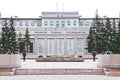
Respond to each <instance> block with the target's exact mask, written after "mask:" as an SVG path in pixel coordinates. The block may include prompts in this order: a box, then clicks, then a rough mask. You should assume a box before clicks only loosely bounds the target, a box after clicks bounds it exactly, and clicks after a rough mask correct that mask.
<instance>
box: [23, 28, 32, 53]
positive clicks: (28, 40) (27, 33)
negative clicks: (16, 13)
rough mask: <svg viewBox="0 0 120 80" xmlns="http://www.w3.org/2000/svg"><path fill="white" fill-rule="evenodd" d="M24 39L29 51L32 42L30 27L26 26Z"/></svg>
mask: <svg viewBox="0 0 120 80" xmlns="http://www.w3.org/2000/svg"><path fill="white" fill-rule="evenodd" d="M24 41H25V46H26V48H27V52H28V46H29V45H30V43H31V42H30V35H29V30H28V28H26V32H25V39H24Z"/></svg>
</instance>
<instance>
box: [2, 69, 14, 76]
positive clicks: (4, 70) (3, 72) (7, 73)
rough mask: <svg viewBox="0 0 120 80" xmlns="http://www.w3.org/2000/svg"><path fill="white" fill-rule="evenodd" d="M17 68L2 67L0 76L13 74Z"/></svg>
mask: <svg viewBox="0 0 120 80" xmlns="http://www.w3.org/2000/svg"><path fill="white" fill-rule="evenodd" d="M14 73H15V69H0V76H13V75H14Z"/></svg>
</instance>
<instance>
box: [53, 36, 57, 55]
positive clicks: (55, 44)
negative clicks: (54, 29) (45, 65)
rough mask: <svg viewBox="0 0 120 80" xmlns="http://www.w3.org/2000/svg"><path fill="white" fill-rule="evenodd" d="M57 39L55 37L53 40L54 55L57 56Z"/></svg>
mask: <svg viewBox="0 0 120 80" xmlns="http://www.w3.org/2000/svg"><path fill="white" fill-rule="evenodd" d="M57 50H58V49H57V37H56V36H55V38H54V55H58V53H57Z"/></svg>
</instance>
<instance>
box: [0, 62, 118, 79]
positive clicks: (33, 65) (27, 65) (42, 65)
mask: <svg viewBox="0 0 120 80" xmlns="http://www.w3.org/2000/svg"><path fill="white" fill-rule="evenodd" d="M21 62H22V63H21V64H22V66H21V68H22V69H38V68H39V69H48V68H49V69H59V68H61V69H62V68H73V69H75V68H81V69H82V68H83V69H88V68H89V69H96V68H97V60H96V61H92V60H85V61H84V62H36V61H35V60H26V61H21ZM0 80H120V77H114V76H106V75H14V76H0Z"/></svg>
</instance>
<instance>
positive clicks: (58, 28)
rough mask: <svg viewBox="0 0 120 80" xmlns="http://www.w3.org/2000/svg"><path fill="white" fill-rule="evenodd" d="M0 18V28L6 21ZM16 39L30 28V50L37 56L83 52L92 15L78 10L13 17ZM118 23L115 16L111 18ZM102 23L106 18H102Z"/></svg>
mask: <svg viewBox="0 0 120 80" xmlns="http://www.w3.org/2000/svg"><path fill="white" fill-rule="evenodd" d="M9 19H10V18H2V17H1V19H0V22H1V24H0V27H2V26H4V22H5V20H9ZM13 19H14V26H15V28H16V34H17V39H19V38H24V34H25V31H26V27H28V29H29V34H30V39H31V42H32V43H31V45H30V46H29V52H30V53H31V54H38V55H84V54H87V50H86V49H85V48H86V47H87V42H86V38H87V36H88V35H89V28H90V27H91V25H92V23H93V18H81V17H80V15H79V13H78V12H42V15H41V16H39V18H19V17H14V18H13ZM110 19H111V21H112V22H113V21H115V22H116V25H117V24H118V20H119V19H118V18H110ZM101 20H102V21H103V22H104V20H105V19H101Z"/></svg>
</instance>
